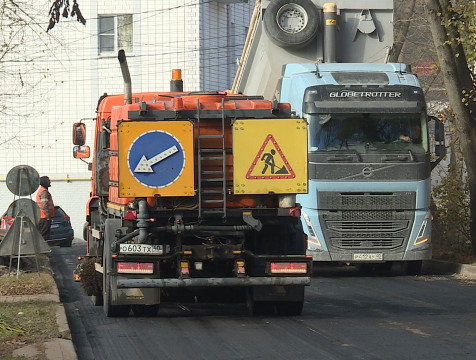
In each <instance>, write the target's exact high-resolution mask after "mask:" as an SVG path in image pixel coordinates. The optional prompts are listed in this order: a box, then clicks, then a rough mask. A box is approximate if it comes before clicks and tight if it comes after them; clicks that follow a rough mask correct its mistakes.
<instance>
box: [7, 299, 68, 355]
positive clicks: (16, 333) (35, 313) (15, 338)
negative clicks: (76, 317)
mask: <svg viewBox="0 0 476 360" xmlns="http://www.w3.org/2000/svg"><path fill="white" fill-rule="evenodd" d="M58 336H59V333H58V327H57V324H56V304H55V303H54V302H52V301H29V302H20V303H2V306H1V307H0V359H7V358H11V359H14V358H13V357H12V355H11V354H12V351H13V350H14V349H17V348H20V347H22V346H26V345H30V344H35V345H36V346H37V348H38V349H39V354H40V355H39V357H38V359H42V358H44V348H43V341H44V340H46V339H51V338H56V337H58Z"/></svg>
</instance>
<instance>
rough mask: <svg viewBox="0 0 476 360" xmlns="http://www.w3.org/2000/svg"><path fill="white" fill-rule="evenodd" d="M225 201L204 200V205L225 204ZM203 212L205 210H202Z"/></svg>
mask: <svg viewBox="0 0 476 360" xmlns="http://www.w3.org/2000/svg"><path fill="white" fill-rule="evenodd" d="M223 201H224V200H223V199H221V200H218V199H217V200H202V203H203V204H223ZM202 211H203V210H202Z"/></svg>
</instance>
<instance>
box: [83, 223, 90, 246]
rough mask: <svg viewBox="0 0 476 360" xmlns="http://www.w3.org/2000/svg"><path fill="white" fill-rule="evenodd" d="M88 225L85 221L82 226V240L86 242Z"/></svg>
mask: <svg viewBox="0 0 476 360" xmlns="http://www.w3.org/2000/svg"><path fill="white" fill-rule="evenodd" d="M88 231H89V223H88V222H87V221H86V222H85V223H84V225H83V240H84V241H88Z"/></svg>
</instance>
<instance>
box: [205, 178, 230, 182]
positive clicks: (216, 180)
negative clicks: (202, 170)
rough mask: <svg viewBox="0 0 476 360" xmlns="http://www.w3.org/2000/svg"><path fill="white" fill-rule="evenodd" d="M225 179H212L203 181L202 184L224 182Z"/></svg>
mask: <svg viewBox="0 0 476 360" xmlns="http://www.w3.org/2000/svg"><path fill="white" fill-rule="evenodd" d="M223 180H225V179H224V178H222V177H221V178H210V179H202V182H204V183H209V182H223Z"/></svg>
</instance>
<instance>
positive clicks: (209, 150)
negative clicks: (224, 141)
mask: <svg viewBox="0 0 476 360" xmlns="http://www.w3.org/2000/svg"><path fill="white" fill-rule="evenodd" d="M200 152H201V153H220V154H222V153H223V149H200Z"/></svg>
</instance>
